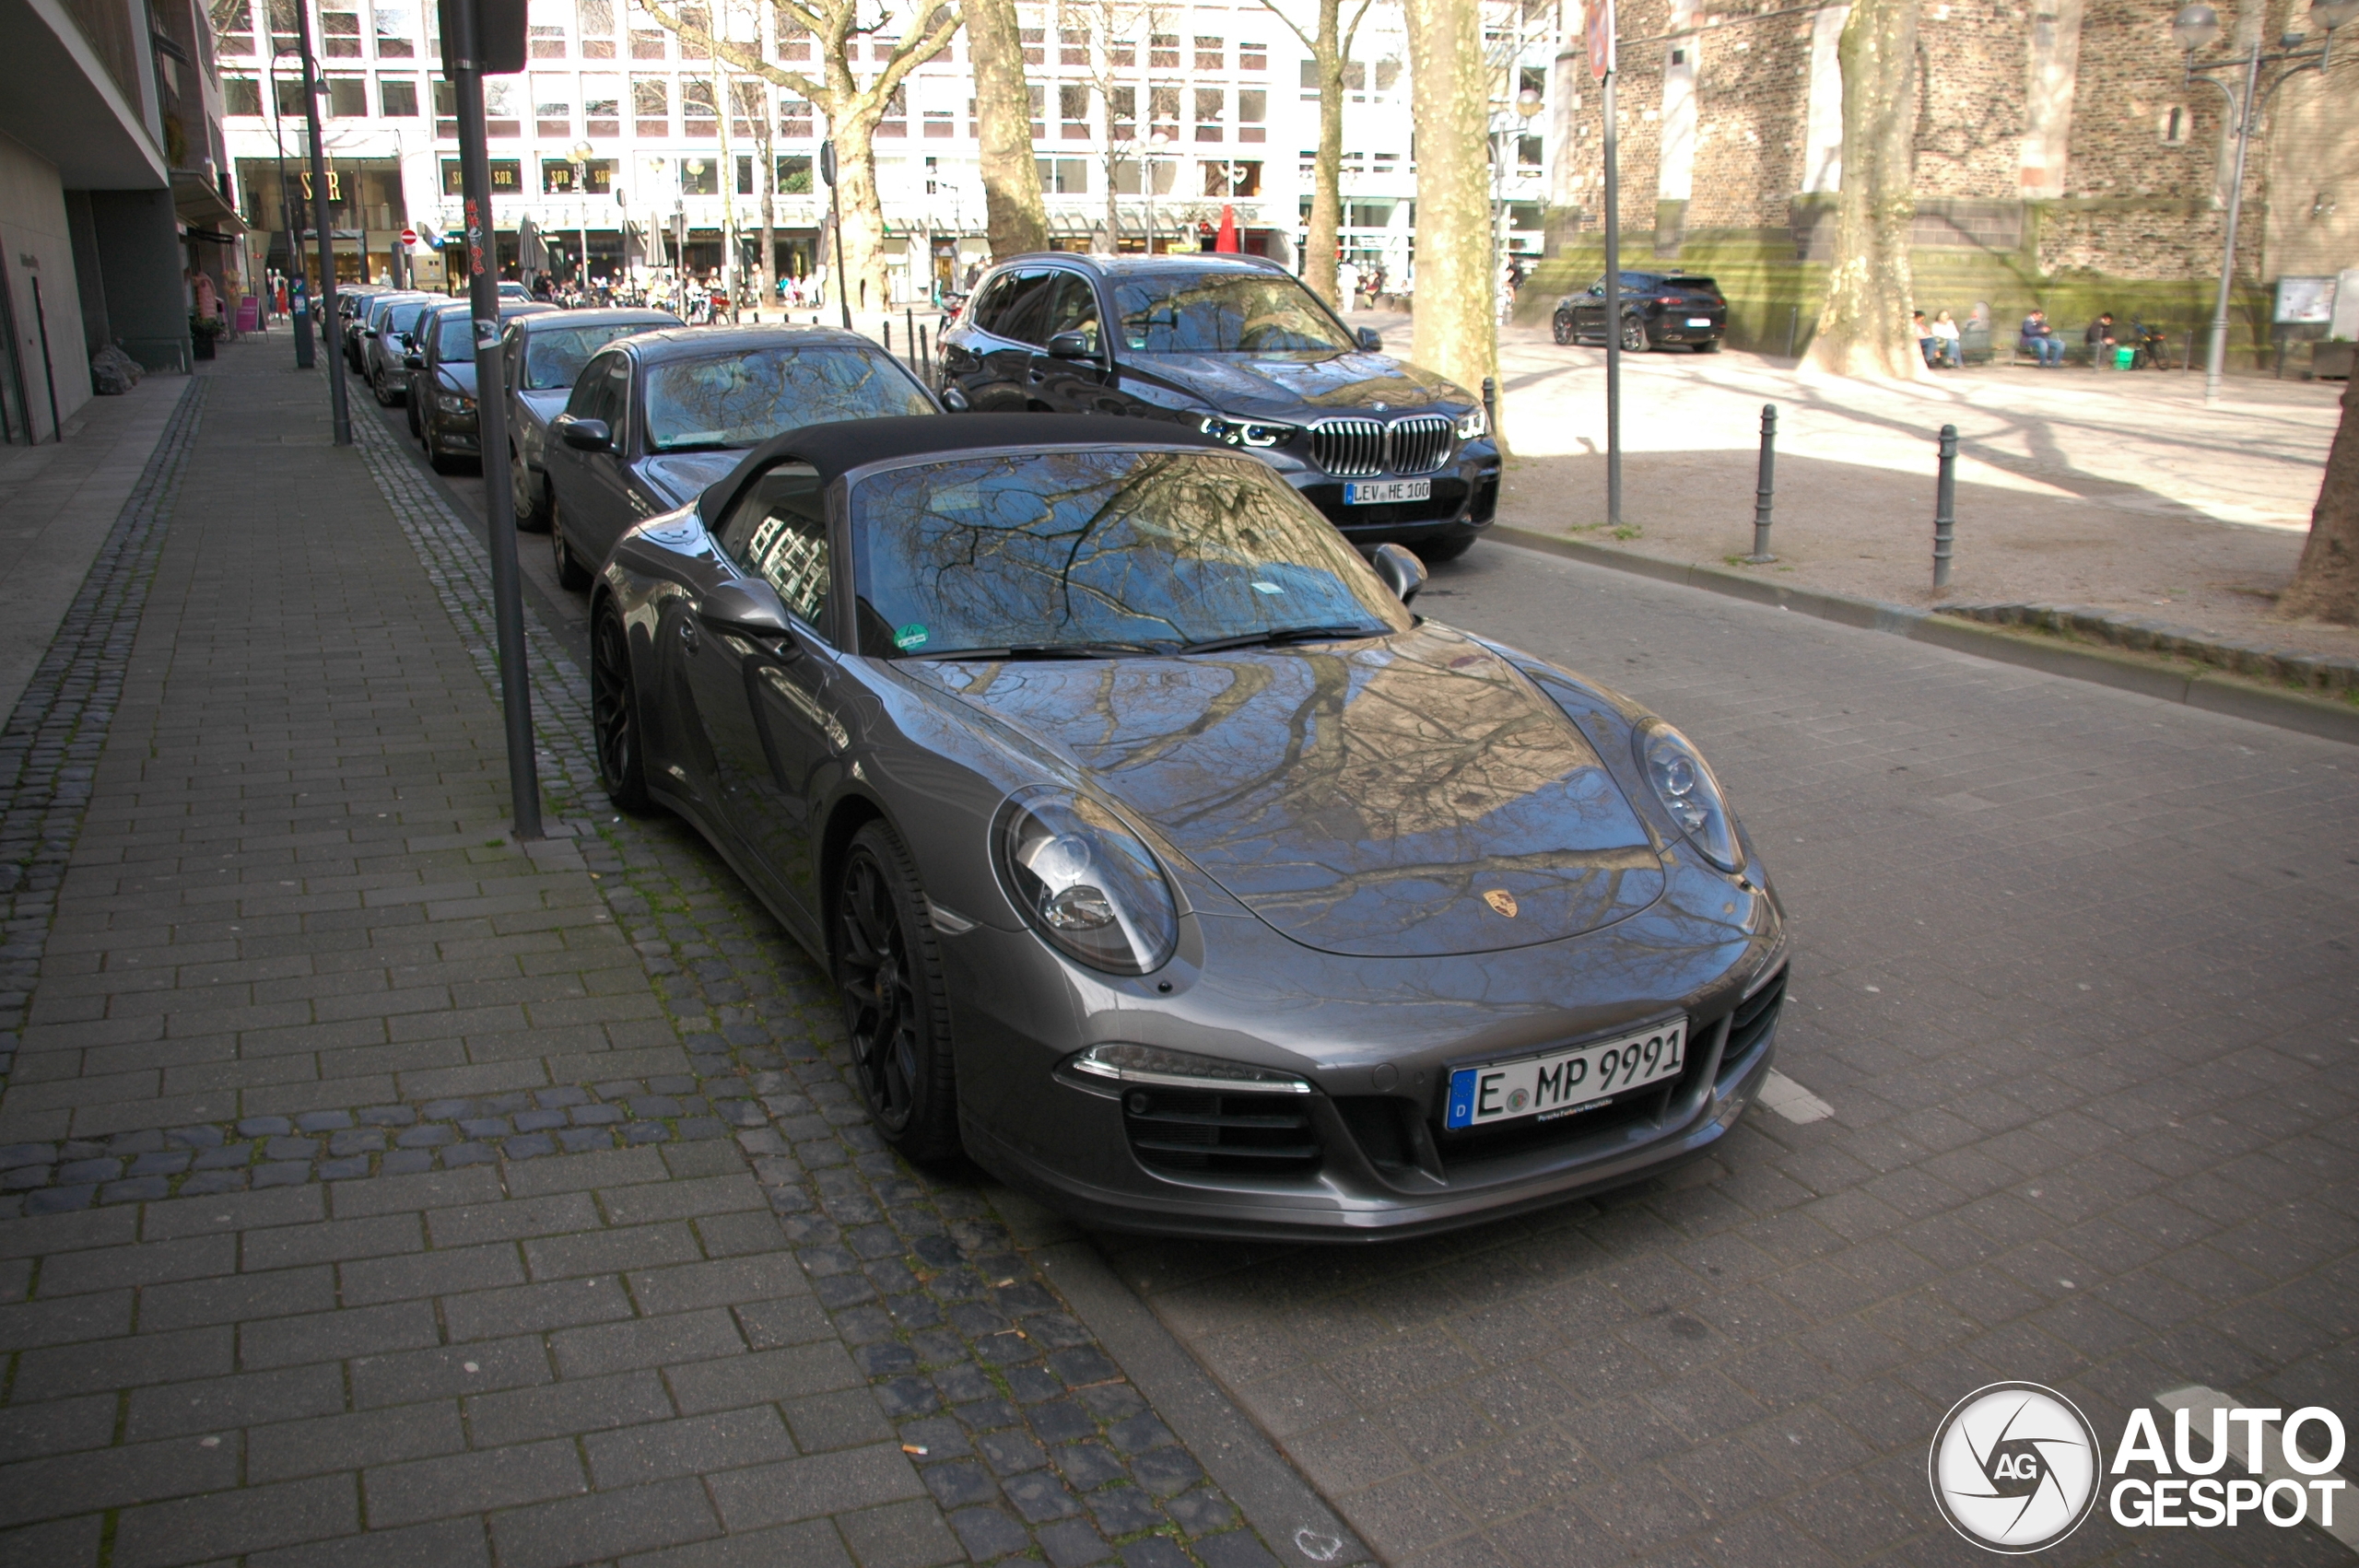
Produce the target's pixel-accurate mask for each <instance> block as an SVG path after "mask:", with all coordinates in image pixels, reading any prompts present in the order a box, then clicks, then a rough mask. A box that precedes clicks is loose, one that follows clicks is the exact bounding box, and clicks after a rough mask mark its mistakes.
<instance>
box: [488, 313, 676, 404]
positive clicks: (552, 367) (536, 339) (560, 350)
mask: <svg viewBox="0 0 2359 1568" xmlns="http://www.w3.org/2000/svg"><path fill="white" fill-rule="evenodd" d="M677 324H678V323H677V322H605V323H604V324H602V325H599V326H594V327H549V328H546V329H544V330H543V331H540V332H536V333H531V334H530V335H529V336H527V337H526V338H525V339H524V390H525V391H526V392H554V391H557V389H559V388H563V387H569V386H571V385H572V384H573V381H574V378H575V377H577V376H579V375H581V367H582V366H584V365H587V364H588V363H590V357H591V356H592V355H593V354H595V353H597V352H598V350H600V349H602V348H604V347H605V346H606V345H608V344H610V343H612V342H614V341H615V339H616V338H618V337H628V336H629V335H630V334H631V333H640V332H653V331H655V329H656V328H658V327H660V326H664V325H675V326H676V325H677Z"/></svg>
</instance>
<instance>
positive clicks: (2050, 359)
mask: <svg viewBox="0 0 2359 1568" xmlns="http://www.w3.org/2000/svg"><path fill="white" fill-rule="evenodd" d="M2015 342H2016V345H2017V346H2019V347H2020V348H2022V350H2023V351H2024V352H2025V354H2028V355H2030V356H2031V357H2033V358H2034V359H2036V360H2037V361H2038V362H2039V363H2040V364H2041V365H2042V366H2044V367H2046V368H2047V369H2051V370H2052V369H2055V368H2056V367H2057V366H2059V365H2061V364H2062V363H2064V340H2063V339H2062V338H2060V337H2058V336H2057V335H2056V329H2055V328H2054V327H2051V326H2049V325H2048V312H2047V311H2045V310H2034V311H2033V312H2032V313H2031V314H2030V315H2028V316H2025V318H2024V324H2023V326H2022V327H2021V328H2020V329H2019V330H2018V331H2017V333H2016V337H2015Z"/></svg>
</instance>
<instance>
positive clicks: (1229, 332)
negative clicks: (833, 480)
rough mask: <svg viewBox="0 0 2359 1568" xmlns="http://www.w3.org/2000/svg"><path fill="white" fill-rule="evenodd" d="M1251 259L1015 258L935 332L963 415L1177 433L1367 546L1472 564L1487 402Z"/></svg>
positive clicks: (1491, 456)
mask: <svg viewBox="0 0 2359 1568" xmlns="http://www.w3.org/2000/svg"><path fill="white" fill-rule="evenodd" d="M1382 349H1383V343H1382V341H1381V340H1380V339H1379V338H1378V336H1377V334H1376V333H1374V332H1373V331H1370V330H1368V329H1367V328H1362V329H1361V330H1360V331H1359V332H1358V333H1353V332H1352V331H1351V330H1350V329H1349V328H1347V327H1345V326H1344V323H1343V321H1342V320H1341V318H1339V317H1338V316H1337V315H1336V314H1335V313H1334V312H1333V311H1332V310H1329V309H1328V308H1327V307H1326V306H1325V305H1324V304H1322V303H1321V302H1320V299H1319V298H1318V297H1317V296H1316V295H1314V294H1312V293H1311V292H1310V291H1309V289H1307V288H1305V287H1303V286H1302V284H1301V282H1300V281H1299V280H1298V279H1297V278H1296V277H1294V276H1293V275H1291V274H1289V273H1287V272H1286V271H1285V269H1283V268H1281V267H1279V266H1278V265H1277V264H1276V263H1273V262H1268V261H1265V260H1263V259H1262V258H1261V257H1258V256H1232V255H1187V256H1084V255H1073V254H1064V253H1053V254H1045V255H1031V256H1017V257H1015V258H1014V259H1012V260H1010V261H1008V262H1005V263H1002V264H1001V265H1000V266H998V267H997V268H995V269H993V270H992V272H991V273H989V274H987V275H985V276H984V277H983V278H982V279H981V280H980V281H979V282H978V283H977V285H976V287H975V291H974V292H973V293H972V294H971V295H969V296H968V304H967V307H966V309H965V310H963V311H961V312H960V314H959V317H958V320H957V322H956V323H955V324H953V325H952V326H950V327H949V328H948V329H946V330H945V332H944V333H943V334H942V357H941V369H940V381H939V388H938V390H939V391H940V392H941V393H942V398H943V401H944V402H945V404H948V405H949V406H950V407H952V408H953V409H972V410H975V411H978V412H997V413H1005V412H1016V411H1022V410H1027V409H1031V410H1039V411H1048V412H1058V413H1067V414H1126V415H1137V416H1141V417H1145V418H1154V419H1169V420H1173V421H1175V422H1177V423H1180V424H1184V425H1188V426H1190V427H1194V428H1199V429H1203V430H1205V431H1208V432H1210V433H1211V434H1214V435H1216V436H1219V437H1221V438H1222V439H1225V440H1226V441H1227V442H1229V444H1231V445H1232V446H1236V447H1239V448H1242V449H1245V450H1247V451H1251V452H1253V453H1254V454H1255V455H1256V456H1259V457H1261V458H1263V459H1265V460H1267V461H1268V462H1269V463H1270V464H1271V466H1273V467H1274V468H1275V469H1277V471H1278V472H1279V473H1281V474H1284V475H1285V478H1286V481H1287V482H1288V483H1289V484H1291V485H1292V486H1294V487H1295V488H1296V489H1297V490H1298V491H1300V492H1301V494H1302V496H1303V497H1304V498H1305V499H1306V500H1308V501H1309V502H1310V503H1311V504H1312V505H1314V506H1316V507H1317V508H1318V509H1320V511H1322V512H1324V513H1325V514H1326V515H1327V517H1328V518H1329V519H1330V520H1331V521H1333V522H1334V523H1335V525H1336V526H1337V527H1339V528H1341V529H1342V530H1343V531H1344V534H1345V536H1346V537H1348V538H1350V539H1351V540H1352V541H1353V543H1355V544H1359V545H1361V546H1363V547H1370V546H1374V545H1376V544H1383V543H1387V542H1391V543H1397V544H1406V545H1408V546H1410V547H1411V548H1412V549H1414V550H1415V551H1416V552H1417V553H1418V554H1419V555H1421V556H1425V557H1426V559H1427V560H1434V561H1442V560H1449V559H1450V558H1451V557H1452V556H1458V555H1461V554H1462V553H1463V552H1464V551H1465V549H1466V547H1467V546H1468V545H1470V544H1473V542H1474V540H1475V538H1476V536H1477V535H1478V534H1480V533H1481V532H1482V531H1483V529H1484V528H1485V527H1487V526H1488V525H1489V523H1490V521H1491V517H1492V514H1493V512H1494V511H1495V510H1496V509H1497V506H1498V496H1499V451H1498V448H1497V447H1496V445H1494V444H1493V443H1492V441H1491V439H1490V429H1489V427H1488V424H1487V422H1486V421H1485V417H1484V413H1483V404H1482V400H1481V399H1479V398H1477V397H1476V396H1474V395H1473V393H1471V392H1467V391H1466V390H1465V389H1464V388H1462V387H1459V386H1455V385H1453V384H1451V383H1450V382H1449V381H1446V380H1442V379H1441V378H1440V377H1439V376H1436V375H1432V374H1429V373H1428V372H1426V371H1424V370H1421V369H1417V368H1416V367H1415V366H1414V365H1408V364H1404V363H1402V361H1401V360H1399V359H1395V358H1393V357H1391V356H1389V355H1387V354H1385V353H1383V352H1382Z"/></svg>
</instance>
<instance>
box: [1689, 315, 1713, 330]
mask: <svg viewBox="0 0 2359 1568" xmlns="http://www.w3.org/2000/svg"><path fill="white" fill-rule="evenodd" d="M1687 324H1688V325H1689V326H1691V327H1708V326H1710V325H1711V324H1712V318H1711V317H1709V316H1690V317H1688V318H1687Z"/></svg>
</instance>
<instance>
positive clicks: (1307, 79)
mask: <svg viewBox="0 0 2359 1568" xmlns="http://www.w3.org/2000/svg"><path fill="white" fill-rule="evenodd" d="M1302 101H1303V102H1305V103H1317V102H1318V101H1319V62H1318V61H1316V60H1306V61H1304V62H1303V63H1302Z"/></svg>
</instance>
